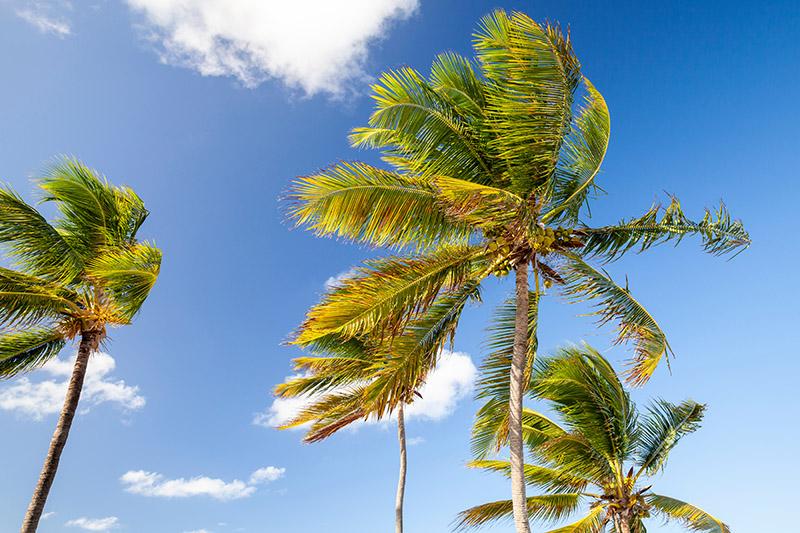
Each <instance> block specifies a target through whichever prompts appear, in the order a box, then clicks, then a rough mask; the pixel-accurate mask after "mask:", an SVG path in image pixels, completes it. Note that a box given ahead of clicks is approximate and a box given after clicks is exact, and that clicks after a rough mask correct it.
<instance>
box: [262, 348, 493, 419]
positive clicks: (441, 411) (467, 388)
mask: <svg viewBox="0 0 800 533" xmlns="http://www.w3.org/2000/svg"><path fill="white" fill-rule="evenodd" d="M477 372H478V371H477V369H476V368H475V364H474V363H473V362H472V358H471V357H470V356H469V355H468V354H466V353H463V352H451V351H450V350H443V351H442V353H441V355H440V356H439V364H438V365H437V366H436V369H435V370H434V371H433V372H431V374H430V375H429V376H428V380H427V381H426V382H425V384H424V385H423V386H422V388H421V389H420V390H419V393H420V395H421V396H422V398H417V399H416V400H415V401H414V402H413V403H412V404H411V405H409V406H407V407H406V408H405V418H406V420H412V419H419V420H442V419H444V418H447V417H448V416H450V415H451V414H453V412H454V411H455V409H456V406H457V405H458V402H459V401H461V400H462V399H464V398H466V397H467V396H469V395H470V393H471V392H472V389H473V385H474V382H475V377H476V375H477ZM314 399H315V398H314V397H297V398H275V399H274V400H273V401H272V404H270V406H269V407H268V408H267V409H266V410H264V411H262V412H259V413H256V415H255V416H254V417H253V424H255V425H258V426H264V427H278V426H280V425H282V424H285V423H287V422H289V421H290V420H292V419H293V418H294V417H295V416H297V414H298V413H299V412H300V411H301V410H302V409H303V407H305V406H306V405H308V403H309V402H310V401H313V400H314ZM365 423H366V424H375V423H378V421H376V420H367V421H366V422H365Z"/></svg>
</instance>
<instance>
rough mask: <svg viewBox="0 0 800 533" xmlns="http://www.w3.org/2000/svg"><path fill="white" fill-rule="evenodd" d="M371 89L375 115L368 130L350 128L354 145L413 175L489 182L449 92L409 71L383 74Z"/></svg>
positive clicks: (487, 169) (469, 130) (486, 168)
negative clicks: (378, 152)
mask: <svg viewBox="0 0 800 533" xmlns="http://www.w3.org/2000/svg"><path fill="white" fill-rule="evenodd" d="M372 90H373V99H374V100H375V104H376V106H375V111H374V112H373V113H372V116H371V117H370V119H369V127H367V128H356V129H355V130H353V133H352V134H351V135H350V141H351V143H352V144H353V145H354V146H360V147H373V148H385V149H386V150H387V153H388V154H389V155H390V156H394V157H399V158H401V160H402V161H405V163H406V164H405V165H404V167H405V169H406V170H407V171H409V172H412V173H414V174H417V175H421V176H436V175H442V174H443V175H448V176H453V177H456V178H460V179H464V180H468V181H477V182H482V183H488V181H489V180H490V177H491V175H492V170H491V168H490V167H489V165H488V163H487V161H486V160H485V159H484V157H483V155H482V153H481V149H480V146H479V143H478V139H477V138H475V135H474V131H473V129H472V128H469V127H467V123H466V122H465V120H464V118H463V117H462V116H461V113H460V109H459V108H458V107H456V106H455V105H454V104H453V103H452V101H451V100H450V99H449V97H450V94H451V93H447V94H446V95H444V96H443V95H440V94H439V93H438V92H437V91H436V90H435V89H434V88H433V87H432V86H431V85H430V84H429V83H428V82H427V81H426V80H425V79H424V78H423V77H422V76H421V75H420V74H419V73H418V72H417V71H415V70H414V69H411V68H408V67H406V68H402V69H399V70H395V71H389V72H385V73H384V74H383V75H382V76H381V78H380V80H379V81H378V83H377V84H375V85H373V86H372Z"/></svg>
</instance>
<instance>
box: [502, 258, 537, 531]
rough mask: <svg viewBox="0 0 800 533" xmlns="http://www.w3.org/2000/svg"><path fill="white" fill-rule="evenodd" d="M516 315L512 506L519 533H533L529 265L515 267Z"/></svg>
mask: <svg viewBox="0 0 800 533" xmlns="http://www.w3.org/2000/svg"><path fill="white" fill-rule="evenodd" d="M516 274H517V286H516V307H517V309H516V315H515V318H514V352H513V355H512V357H511V377H510V387H509V388H510V396H511V397H510V400H509V406H508V412H509V421H508V440H509V445H510V453H511V503H512V506H513V509H514V526H515V527H516V530H517V533H530V531H531V528H530V525H529V524H528V500H527V498H526V497H525V453H524V451H523V447H522V397H523V395H524V393H525V386H524V385H525V383H524V382H525V368H526V362H527V358H528V307H529V303H528V263H527V261H525V262H522V263H520V264H518V265H517V267H516Z"/></svg>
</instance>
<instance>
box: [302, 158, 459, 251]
mask: <svg viewBox="0 0 800 533" xmlns="http://www.w3.org/2000/svg"><path fill="white" fill-rule="evenodd" d="M289 200H290V201H291V203H292V205H291V207H290V208H289V215H290V216H291V217H292V218H293V219H294V220H295V221H296V223H297V224H298V225H302V226H306V227H307V228H308V229H309V230H311V231H312V232H314V233H315V234H316V235H318V236H337V237H342V238H344V239H347V240H350V241H353V242H359V243H365V244H369V245H372V246H390V247H395V248H403V247H415V248H422V249H424V248H428V247H430V246H431V245H434V244H437V243H439V242H441V241H444V242H452V243H466V242H467V238H468V237H469V235H470V233H471V230H470V229H469V227H468V226H466V225H465V224H464V223H462V222H458V221H456V220H454V219H452V218H451V217H448V216H446V215H445V214H444V213H443V211H442V209H441V207H440V205H439V198H438V191H437V189H436V187H435V186H434V185H433V184H432V183H430V182H429V181H428V180H423V179H419V178H413V177H408V176H405V175H402V174H398V173H395V172H389V171H386V170H381V169H378V168H375V167H373V166H370V165H366V164H364V163H341V164H339V165H337V166H334V167H332V168H329V169H327V170H323V171H321V172H320V173H318V174H316V175H313V176H307V177H304V178H299V179H298V180H297V181H296V182H295V183H294V184H293V186H292V190H291V192H290V194H289Z"/></svg>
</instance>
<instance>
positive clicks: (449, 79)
mask: <svg viewBox="0 0 800 533" xmlns="http://www.w3.org/2000/svg"><path fill="white" fill-rule="evenodd" d="M430 85H431V87H432V88H433V89H434V90H435V91H436V92H437V93H438V94H439V95H441V97H442V98H444V99H446V100H447V101H448V102H449V103H450V104H451V105H452V106H453V108H454V109H456V110H458V114H459V115H460V116H461V117H463V118H464V119H465V120H467V121H469V122H470V125H471V126H472V127H475V126H480V122H479V123H478V124H476V123H475V122H472V119H478V120H480V121H481V122H482V119H483V109H484V107H485V106H486V95H485V94H484V87H483V81H482V80H481V79H480V78H479V77H478V75H477V73H476V72H475V67H474V66H473V63H472V61H471V60H470V59H469V58H466V57H464V56H462V55H459V54H456V53H453V52H445V53H443V54H439V55H438V56H436V58H435V59H434V60H433V64H432V65H431V77H430Z"/></svg>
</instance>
